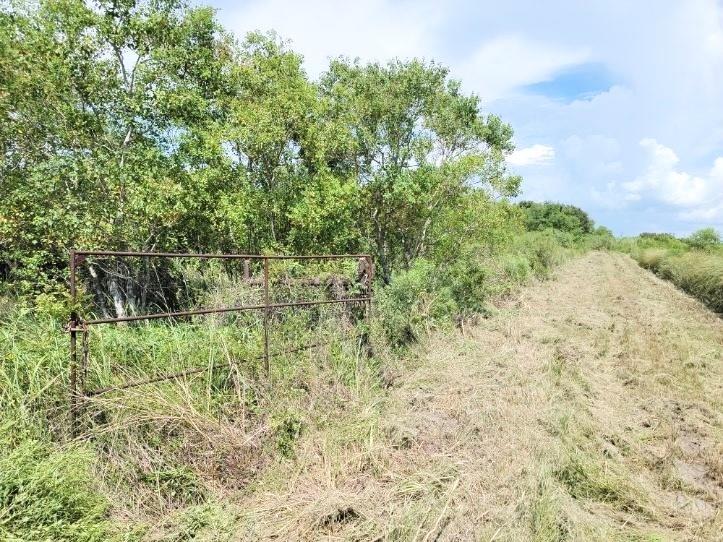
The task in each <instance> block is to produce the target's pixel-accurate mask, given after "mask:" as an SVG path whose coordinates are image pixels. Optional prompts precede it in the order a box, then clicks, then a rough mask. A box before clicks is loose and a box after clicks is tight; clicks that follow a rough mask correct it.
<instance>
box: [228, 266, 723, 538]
mask: <svg viewBox="0 0 723 542" xmlns="http://www.w3.org/2000/svg"><path fill="white" fill-rule="evenodd" d="M722 359H723V323H722V321H721V320H720V319H718V318H717V317H715V316H714V315H712V314H711V313H710V312H708V311H706V310H705V309H703V308H702V307H701V306H700V305H699V304H698V303H697V302H695V301H694V300H692V299H690V298H688V297H687V296H685V295H684V294H682V293H680V292H679V291H677V290H676V289H675V288H674V287H673V286H672V285H670V284H667V283H665V282H663V281H660V280H658V279H657V278H655V277H654V276H652V275H651V274H649V273H647V272H645V271H643V270H641V269H640V268H638V266H637V265H636V264H635V263H634V262H633V261H632V260H630V259H629V258H627V257H626V256H622V255H618V254H607V253H592V254H589V255H587V256H585V257H583V258H581V259H578V260H575V261H573V262H570V263H569V264H567V265H565V266H564V267H563V268H562V269H560V270H559V272H558V273H557V274H556V278H555V279H554V280H552V281H548V282H545V283H540V284H536V285H534V286H532V287H530V288H527V289H525V290H524V292H522V293H521V294H520V295H519V296H518V297H516V299H514V300H513V301H510V302H508V303H506V304H505V306H503V307H501V308H500V312H499V314H497V315H495V316H493V317H492V318H489V319H487V320H485V321H483V322H481V323H480V324H479V325H478V326H475V327H474V328H473V329H470V330H468V333H467V334H466V336H465V337H462V336H461V335H460V334H459V333H454V334H447V335H441V334H440V335H439V336H437V337H435V338H434V339H432V340H431V341H430V342H429V343H428V344H426V345H425V347H424V350H423V351H421V352H420V354H419V359H418V360H417V362H416V364H415V368H413V369H411V370H407V371H404V373H403V376H401V377H400V378H398V379H397V380H396V381H395V383H394V385H393V386H392V387H391V388H390V389H389V390H387V391H386V392H384V393H381V392H380V393H379V397H381V399H379V400H378V401H376V402H375V401H374V398H370V400H369V401H368V402H366V403H361V404H360V405H359V406H358V408H357V409H356V410H355V412H354V415H353V416H350V417H349V418H348V419H347V418H345V419H340V420H339V423H338V425H334V426H333V427H326V428H319V429H318V430H317V431H311V432H309V434H307V435H306V436H305V437H304V439H303V442H302V443H301V445H300V451H299V453H298V455H297V459H296V460H295V461H293V462H287V463H285V464H281V465H279V466H278V468H277V469H275V474H274V475H273V476H269V477H268V478H267V479H264V480H263V481H261V482H260V483H259V484H257V485H256V486H255V487H254V488H252V491H250V492H249V493H248V494H247V495H246V496H244V497H241V498H240V499H239V500H238V501H237V504H238V509H239V510H240V512H239V514H240V522H241V524H242V525H243V526H244V529H243V531H242V532H240V533H239V538H240V539H256V538H267V539H279V540H287V539H325V540H326V539H329V540H338V539H357V540H369V539H372V540H373V539H395V540H568V539H569V540H611V539H623V540H630V539H635V540H639V539H640V540H661V539H662V540H668V539H672V540H715V539H721V538H720V534H719V533H721V532H723V511H721V507H722V506H723V429H722V423H723V413H722V409H721V406H722V402H723V367H722V366H721V363H722V362H721V360H722Z"/></svg>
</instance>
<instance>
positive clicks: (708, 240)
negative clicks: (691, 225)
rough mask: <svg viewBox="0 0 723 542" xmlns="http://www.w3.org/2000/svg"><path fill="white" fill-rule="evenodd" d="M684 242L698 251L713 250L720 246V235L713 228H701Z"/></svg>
mask: <svg viewBox="0 0 723 542" xmlns="http://www.w3.org/2000/svg"><path fill="white" fill-rule="evenodd" d="M685 242H686V243H688V244H689V245H690V246H691V247H692V248H697V249H699V250H713V249H714V248H716V247H718V246H719V245H720V244H721V239H720V234H719V233H718V232H717V231H716V230H715V229H714V228H703V229H701V230H698V231H696V232H694V233H692V234H691V235H690V236H689V237H688V238H687V239H685Z"/></svg>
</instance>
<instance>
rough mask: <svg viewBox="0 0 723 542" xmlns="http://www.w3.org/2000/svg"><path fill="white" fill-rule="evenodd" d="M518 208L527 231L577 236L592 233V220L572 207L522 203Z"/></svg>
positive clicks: (580, 210) (549, 203)
mask: <svg viewBox="0 0 723 542" xmlns="http://www.w3.org/2000/svg"><path fill="white" fill-rule="evenodd" d="M519 206H520V208H521V209H522V210H523V212H524V217H525V228H526V229H527V231H541V230H547V229H553V230H559V231H563V232H568V233H571V234H573V235H578V236H579V235H584V234H589V233H592V232H593V226H594V222H593V221H592V219H591V218H590V217H589V216H588V215H587V213H586V212H585V211H583V210H582V209H580V208H579V207H575V206H574V205H565V204H562V203H552V202H545V203H535V202H532V201H522V202H520V203H519Z"/></svg>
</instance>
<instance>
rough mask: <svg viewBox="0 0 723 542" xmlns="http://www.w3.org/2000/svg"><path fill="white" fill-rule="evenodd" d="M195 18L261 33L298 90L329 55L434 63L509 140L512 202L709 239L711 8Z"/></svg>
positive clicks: (248, 5) (301, 4) (717, 109)
mask: <svg viewBox="0 0 723 542" xmlns="http://www.w3.org/2000/svg"><path fill="white" fill-rule="evenodd" d="M199 3H205V2H199ZM210 4H211V5H213V6H214V7H216V8H217V9H218V16H219V18H220V20H221V22H222V23H223V24H224V26H225V27H226V28H228V29H230V30H232V31H233V32H235V33H236V34H237V35H238V36H239V37H242V36H243V35H244V34H245V33H246V32H248V31H251V30H262V31H265V30H271V29H273V30H275V31H277V32H278V34H279V35H280V36H281V37H282V38H284V39H286V40H289V41H290V42H291V45H292V47H293V48H294V50H296V51H298V52H300V53H301V54H302V55H304V59H305V68H306V70H307V72H308V73H309V75H310V76H312V77H316V76H317V75H318V74H319V73H321V72H322V71H323V70H324V68H325V67H326V65H327V63H328V59H329V58H331V57H335V56H339V55H345V56H349V57H352V58H354V57H359V58H360V59H362V60H379V61H384V60H387V59H390V58H395V57H396V58H402V59H406V58H411V57H423V58H426V59H434V60H437V61H439V62H442V63H443V64H445V65H447V66H448V67H449V68H450V69H451V73H452V76H453V77H455V78H457V79H460V80H461V81H462V83H463V87H464V88H465V90H467V91H468V92H475V93H477V94H478V95H480V97H481V98H482V100H483V104H484V109H485V110H486V111H489V112H493V113H496V114H499V115H500V116H501V117H502V118H503V119H504V120H506V121H507V122H510V123H511V124H512V126H513V127H514V129H515V144H516V146H517V150H516V151H515V153H513V154H512V155H511V156H510V157H509V159H508V164H509V167H510V169H511V170H513V171H515V172H517V173H520V174H521V175H522V176H523V177H524V179H525V181H524V184H523V190H524V194H523V197H524V198H525V199H534V200H555V201H563V202H567V203H573V204H576V205H580V206H581V207H583V208H584V209H585V210H587V211H588V212H589V213H590V214H591V215H592V217H593V218H594V219H595V220H596V221H597V222H598V223H600V224H604V225H606V226H608V227H610V228H612V229H613V230H614V231H615V233H617V234H635V233H639V232H641V231H670V232H673V233H676V234H679V235H685V234H688V233H690V232H691V231H694V230H695V229H698V228H700V227H703V226H709V225H711V226H714V227H716V228H717V229H719V230H720V231H723V3H722V2H717V1H716V0H638V1H636V2H630V1H629V0H605V1H598V0H588V1H586V2H573V1H571V0H567V1H564V2H563V1H559V0H548V1H545V2H539V1H534V0H524V1H523V0H508V1H507V2H498V1H495V2H491V1H480V0H477V1H475V0H466V1H464V0H450V1H446V2H441V1H430V0H416V1H393V0H369V1H364V0H357V1H355V2H339V1H337V2H334V1H329V0H306V1H292V0H250V1H245V2H233V1H230V0H213V1H211V2H210Z"/></svg>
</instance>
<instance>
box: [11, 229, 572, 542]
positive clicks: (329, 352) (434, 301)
mask: <svg viewBox="0 0 723 542" xmlns="http://www.w3.org/2000/svg"><path fill="white" fill-rule="evenodd" d="M563 244H565V245H568V246H567V247H565V246H563ZM579 250H581V249H580V248H579V246H578V244H575V243H571V242H570V240H565V239H563V241H562V243H561V242H560V240H559V239H558V238H557V237H556V236H554V235H549V234H526V235H525V236H523V237H521V238H519V239H517V240H516V241H515V242H514V243H513V244H512V246H510V247H507V250H506V251H505V252H504V253H502V254H497V255H489V256H480V257H478V258H475V259H474V260H467V263H466V264H465V265H466V266H465V267H460V266H461V264H460V263H459V262H456V263H455V266H457V267H456V268H455V269H446V270H443V272H442V270H439V269H436V268H435V267H434V266H432V265H430V264H426V263H424V262H421V261H420V262H418V263H417V264H415V265H414V266H413V268H412V269H411V270H409V271H407V272H402V273H398V274H397V275H395V277H394V279H393V281H392V283H391V285H390V286H388V287H386V288H385V289H383V290H381V291H380V292H379V295H378V298H377V305H376V308H375V311H376V317H375V324H374V328H373V329H372V334H373V338H374V339H373V340H374V345H375V351H376V352H375V357H374V358H373V359H371V360H366V359H365V358H364V357H363V356H362V353H361V351H360V349H359V348H358V346H359V345H358V343H356V342H355V341H354V340H349V339H348V337H349V336H350V335H353V334H354V333H355V332H358V331H359V330H360V326H363V323H362V324H357V325H355V324H353V322H352V321H351V320H350V319H349V318H344V317H342V319H341V320H340V319H339V318H335V317H331V316H328V317H324V316H323V314H322V313H320V312H314V311H299V312H297V313H293V314H290V315H287V316H286V317H285V318H284V319H283V321H278V322H276V331H275V335H274V336H273V337H272V344H273V345H274V347H275V349H278V350H282V349H284V348H285V347H293V346H296V345H298V344H304V343H305V342H311V341H312V340H313V341H318V340H319V339H326V340H328V341H329V343H330V344H329V345H328V346H326V347H323V348H319V349H315V350H311V351H308V352H306V353H296V354H293V355H286V356H284V355H279V356H275V357H274V359H273V363H272V371H271V375H270V378H267V377H266V376H265V375H264V373H263V370H262V367H261V361H260V360H255V361H253V360H254V358H256V357H257V356H258V354H259V353H260V348H261V336H260V328H259V326H258V321H257V320H256V321H254V320H253V318H252V317H249V316H244V317H204V318H198V319H194V320H192V321H186V322H178V323H176V324H173V325H167V324H159V323H156V324H150V325H144V326H118V327H114V328H113V327H107V328H103V329H97V330H96V329H94V330H93V332H92V333H91V336H90V343H91V345H92V348H91V368H90V372H89V375H88V382H89V384H90V385H92V386H104V385H109V384H113V383H117V382H120V381H121V380H123V379H128V378H131V379H132V378H135V377H138V376H143V375H153V374H156V373H157V372H168V371H172V370H175V369H179V368H187V367H193V366H201V367H207V368H208V370H207V371H206V372H204V373H202V374H199V375H195V376H191V377H187V378H183V379H179V380H178V381H176V382H172V383H156V384H150V385H147V386H143V387H139V388H135V389H131V390H126V391H123V392H118V393H111V394H108V395H102V396H99V397H97V398H95V399H93V400H92V401H89V402H88V404H87V406H86V415H85V417H84V424H85V425H84V430H83V433H82V435H81V436H80V437H79V438H74V439H71V438H70V436H69V435H70V431H69V427H68V418H69V412H68V391H67V390H68V353H67V352H68V351H67V348H68V337H67V335H66V334H65V333H63V331H62V326H63V324H64V319H63V316H64V310H63V308H62V306H59V305H57V304H56V303H54V302H52V301H51V300H46V301H47V302H46V303H42V302H41V303H40V304H39V305H37V306H36V307H35V308H33V309H30V308H24V307H23V306H22V304H19V303H17V302H15V301H11V300H8V299H5V300H3V302H2V303H3V305H2V311H1V313H0V318H2V326H1V327H0V345H1V346H0V356H1V358H0V362H1V363H0V404H1V405H2V408H1V409H0V538H2V539H8V540H57V541H63V540H68V541H70V540H108V539H113V538H117V539H119V540H121V539H122V540H135V539H138V540H140V539H148V538H153V539H156V538H163V539H165V540H188V539H191V538H192V537H193V536H194V533H195V532H196V531H204V532H217V531H218V532H219V533H220V532H221V531H223V529H224V525H227V526H228V528H229V529H231V525H232V524H233V523H234V522H233V517H230V516H229V514H228V513H227V511H226V508H227V507H226V505H225V504H224V501H225V500H226V498H227V496H228V495H229V494H231V493H234V492H237V491H241V492H242V493H245V494H248V493H253V492H254V491H255V483H256V481H257V480H258V479H259V477H260V476H261V475H262V473H264V472H265V471H266V470H267V469H268V468H269V467H270V466H271V465H274V464H277V463H283V462H284V461H288V460H290V459H289V458H292V457H293V456H294V454H295V449H296V448H295V446H296V442H297V440H298V439H299V438H300V436H302V435H304V434H314V433H315V432H316V431H319V430H320V428H327V429H328V428H329V427H336V428H338V431H337V433H336V434H337V437H338V438H339V439H342V440H343V439H348V440H350V441H356V440H359V439H361V440H364V439H365V438H367V437H368V434H367V433H365V431H363V430H359V431H357V429H360V428H362V427H363V426H364V424H365V423H367V422H373V420H374V417H375V412H376V411H377V408H378V405H379V402H380V401H381V399H382V398H383V397H384V396H385V393H386V391H385V390H386V387H387V386H388V385H389V383H390V381H391V379H392V378H393V377H392V376H390V375H393V374H398V371H399V370H400V368H401V367H403V365H404V363H405V360H406V359H407V358H406V356H407V354H405V353H404V352H405V351H406V350H405V347H404V344H409V343H410V342H414V341H415V340H417V339H418V338H420V337H422V336H424V335H425V334H426V333H427V332H428V331H430V330H433V329H438V328H451V327H453V326H454V325H460V323H461V322H462V321H464V320H465V319H469V318H474V315H475V314H480V313H481V312H484V311H485V310H489V308H490V304H489V301H490V300H491V299H493V298H496V297H499V296H500V295H504V294H505V293H508V292H510V291H512V290H513V289H515V288H516V287H518V286H519V285H521V284H524V283H525V282H527V281H528V280H529V279H530V278H531V277H540V278H544V277H547V276H548V275H549V274H550V272H551V270H552V269H553V268H554V267H555V266H556V265H557V264H559V263H560V262H561V261H563V260H564V259H565V258H566V257H567V256H568V255H570V254H572V253H574V252H576V251H579ZM222 282H223V281H222ZM238 289H239V287H238V285H234V284H229V283H225V284H222V285H221V287H220V288H219V289H217V290H216V291H209V292H208V296H209V299H206V301H209V300H210V302H214V300H215V301H219V300H220V301H222V302H224V303H226V302H228V300H229V298H231V299H232V300H237V298H238V296H239V295H241V294H239V293H238ZM340 322H342V324H341V325H340ZM345 337H346V339H345ZM248 360H252V361H248ZM229 367H231V369H229ZM218 536H220V534H219V535H218Z"/></svg>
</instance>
